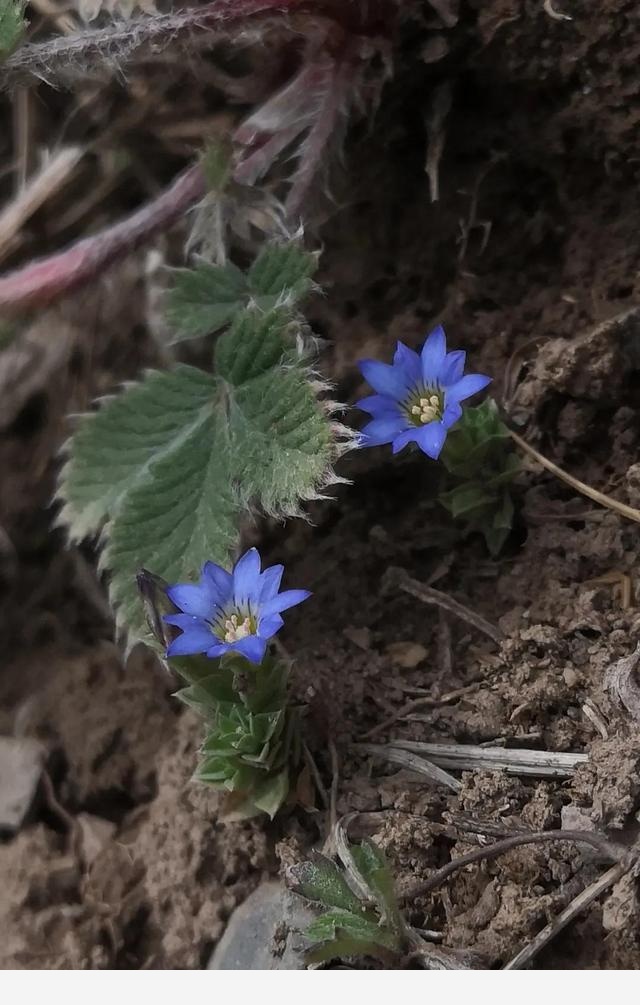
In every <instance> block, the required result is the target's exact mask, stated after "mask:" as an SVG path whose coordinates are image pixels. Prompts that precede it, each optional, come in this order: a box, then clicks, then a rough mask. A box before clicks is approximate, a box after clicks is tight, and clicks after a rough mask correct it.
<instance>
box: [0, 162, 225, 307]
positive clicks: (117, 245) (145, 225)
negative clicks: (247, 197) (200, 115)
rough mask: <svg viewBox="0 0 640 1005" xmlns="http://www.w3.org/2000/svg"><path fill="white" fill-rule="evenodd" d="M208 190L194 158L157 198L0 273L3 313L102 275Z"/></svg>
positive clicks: (43, 300) (45, 299)
mask: <svg viewBox="0 0 640 1005" xmlns="http://www.w3.org/2000/svg"><path fill="white" fill-rule="evenodd" d="M204 191H205V181H204V175H203V172H202V168H201V166H200V165H199V164H196V165H194V166H193V167H190V168H188V169H187V170H186V171H184V172H183V173H182V174H181V175H179V177H178V178H177V179H176V180H175V181H174V182H173V183H172V184H171V185H170V186H169V188H168V189H165V191H164V192H162V194H161V195H159V196H158V198H157V199H154V200H153V201H152V202H150V203H147V205H146V206H143V207H142V208H141V209H138V210H136V212H135V213H133V214H132V215H131V216H128V217H126V218H125V219H124V220H121V221H120V222H119V223H116V224H114V225H113V226H112V227H107V229H106V230H103V231H101V232H100V233H99V234H95V235H94V236H93V237H87V238H85V239H84V240H83V241H79V242H78V243H77V244H72V245H71V246H70V247H68V248H65V250H64V251H60V252H58V253H57V254H55V255H52V256H51V257H49V258H44V259H40V261H36V262H31V263H30V264H29V265H26V266H24V268H21V269H17V270H16V271H15V272H10V273H9V275H7V276H4V277H2V278H0V314H1V315H2V316H3V317H8V316H11V315H13V314H17V313H20V312H21V311H24V310H27V309H29V308H31V307H42V306H44V305H45V304H47V303H49V302H50V301H52V300H54V299H55V298H57V297H60V296H62V295H64V294H66V293H69V292H70V291H71V290H73V289H75V287H77V286H79V285H80V284H82V283H84V282H87V281H88V280H91V279H93V278H94V277H96V276H98V275H99V274H100V273H101V272H102V271H103V269H105V268H106V267H107V266H108V265H111V264H112V263H113V262H115V261H117V260H118V259H119V258H123V257H124V256H125V255H128V254H129V253H130V252H132V251H134V250H135V248H137V247H138V245H140V244H142V243H143V242H144V241H147V240H149V238H150V237H152V236H153V235H154V234H156V233H158V232H160V231H162V230H165V229H166V228H167V227H169V226H171V225H172V224H173V223H175V222H176V220H179V219H180V217H181V216H182V215H183V214H184V213H185V212H186V211H187V210H188V209H189V208H190V206H192V205H193V204H194V203H195V202H197V201H198V200H199V199H201V198H202V196H203V195H204Z"/></svg>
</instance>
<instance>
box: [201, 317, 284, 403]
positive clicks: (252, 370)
mask: <svg viewBox="0 0 640 1005" xmlns="http://www.w3.org/2000/svg"><path fill="white" fill-rule="evenodd" d="M288 320H289V315H288V314H287V313H286V311H284V310H272V311H268V312H267V313H265V312H263V311H262V310H260V309H259V308H257V307H252V308H250V309H248V310H245V311H242V312H241V313H240V314H238V315H237V317H236V319H235V321H234V323H233V325H232V326H231V328H230V330H229V331H228V332H227V333H226V334H225V335H222V336H221V337H220V338H219V339H218V341H217V343H216V351H215V363H216V372H217V373H218V374H219V375H220V376H221V377H223V378H224V379H225V380H226V381H228V382H229V383H230V384H233V385H234V386H236V387H240V386H241V385H242V384H246V383H247V382H248V381H250V380H253V379H254V378H256V377H260V376H262V375H263V374H265V373H267V372H268V371H269V370H271V369H273V367H275V366H277V365H278V363H280V362H281V360H282V359H283V357H284V356H285V353H286V350H287V348H290V346H288V345H287V342H286V341H285V338H284V335H283V332H284V329H285V326H286V324H287V322H288Z"/></svg>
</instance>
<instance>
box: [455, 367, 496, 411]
mask: <svg viewBox="0 0 640 1005" xmlns="http://www.w3.org/2000/svg"><path fill="white" fill-rule="evenodd" d="M490 383H491V377H485V376H484V374H482V373H468V374H467V375H466V377H463V378H462V380H459V381H457V383H455V384H453V386H452V387H448V388H447V403H451V404H453V403H454V402H459V401H464V400H465V399H466V398H470V397H471V395H472V394H477V393H478V391H482V389H483V388H484V387H486V386H487V384H490Z"/></svg>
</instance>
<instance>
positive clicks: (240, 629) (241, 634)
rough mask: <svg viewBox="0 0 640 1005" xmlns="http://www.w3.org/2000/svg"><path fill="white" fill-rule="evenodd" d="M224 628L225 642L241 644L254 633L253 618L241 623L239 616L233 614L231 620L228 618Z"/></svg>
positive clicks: (247, 618)
mask: <svg viewBox="0 0 640 1005" xmlns="http://www.w3.org/2000/svg"><path fill="white" fill-rule="evenodd" d="M224 627H225V629H226V631H225V633H224V641H225V642H239V641H240V639H246V638H247V636H248V635H251V633H252V625H251V618H250V617H246V618H245V619H244V621H242V622H240V623H239V618H238V615H237V614H232V615H231V617H230V618H227V620H226V621H225V623H224Z"/></svg>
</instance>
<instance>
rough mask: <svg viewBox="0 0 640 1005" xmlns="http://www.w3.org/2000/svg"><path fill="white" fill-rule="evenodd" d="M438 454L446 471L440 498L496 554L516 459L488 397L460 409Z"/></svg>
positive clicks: (506, 522)
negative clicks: (475, 404)
mask: <svg viewBox="0 0 640 1005" xmlns="http://www.w3.org/2000/svg"><path fill="white" fill-rule="evenodd" d="M441 459H442V463H443V465H444V467H445V469H446V472H447V474H446V477H445V478H444V485H443V487H442V489H441V491H440V495H439V497H438V499H439V501H440V503H441V504H442V505H443V506H444V507H445V509H447V510H448V511H449V512H450V513H451V515H452V516H453V517H454V519H456V520H460V521H461V522H462V524H463V526H464V529H465V531H466V532H468V533H471V532H473V531H479V532H480V533H482V534H483V535H484V538H485V541H486V542H487V547H488V548H489V551H490V552H491V554H492V555H497V554H498V552H499V551H500V549H501V548H502V546H503V544H504V542H505V541H506V539H507V536H508V535H509V532H510V530H511V525H512V522H513V501H512V499H511V491H510V488H511V483H512V482H513V480H514V478H515V477H516V475H517V474H518V471H519V470H520V464H519V462H518V458H517V457H516V455H515V453H514V452H513V450H512V449H511V441H510V438H509V432H508V430H507V428H506V426H505V425H504V423H503V422H502V420H501V418H500V415H499V413H498V408H497V406H496V403H495V402H494V401H493V400H492V399H491V398H489V399H487V400H486V401H483V403H482V404H481V405H478V406H477V407H476V408H467V409H465V410H464V412H463V414H462V418H461V419H460V421H459V423H458V424H457V426H455V427H454V428H453V429H452V431H451V433H450V434H449V438H448V440H447V442H446V444H445V447H444V450H443V451H442V456H441Z"/></svg>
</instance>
